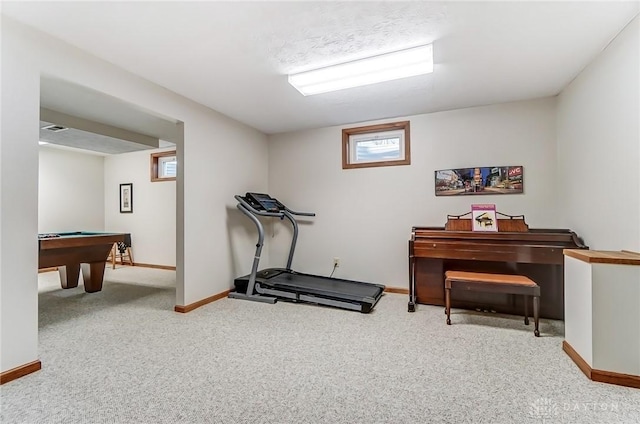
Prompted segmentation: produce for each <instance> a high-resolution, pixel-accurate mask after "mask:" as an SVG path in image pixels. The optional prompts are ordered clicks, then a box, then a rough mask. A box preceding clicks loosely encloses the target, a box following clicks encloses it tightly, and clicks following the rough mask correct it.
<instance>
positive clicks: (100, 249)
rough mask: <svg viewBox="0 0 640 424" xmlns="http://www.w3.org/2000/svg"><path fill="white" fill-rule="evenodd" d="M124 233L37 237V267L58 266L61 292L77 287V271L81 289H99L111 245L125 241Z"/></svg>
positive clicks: (41, 235)
mask: <svg viewBox="0 0 640 424" xmlns="http://www.w3.org/2000/svg"><path fill="white" fill-rule="evenodd" d="M125 236H126V234H123V233H99V232H86V231H78V232H67V233H47V234H38V268H39V269H41V268H52V267H58V272H59V273H60V284H61V285H62V288H63V289H70V288H73V287H78V279H79V277H80V269H81V268H82V278H83V280H84V290H85V291H86V292H87V293H94V292H98V291H100V290H102V280H103V278H104V267H105V263H106V261H107V257H108V256H109V252H110V251H111V247H112V246H113V243H116V242H118V241H122V242H124V240H125Z"/></svg>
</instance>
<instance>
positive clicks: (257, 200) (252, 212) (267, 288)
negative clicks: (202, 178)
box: [229, 193, 385, 313]
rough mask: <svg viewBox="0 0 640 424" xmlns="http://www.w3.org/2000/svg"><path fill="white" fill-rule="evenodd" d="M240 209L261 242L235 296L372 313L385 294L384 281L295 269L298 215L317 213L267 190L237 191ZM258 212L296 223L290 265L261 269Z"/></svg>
mask: <svg viewBox="0 0 640 424" xmlns="http://www.w3.org/2000/svg"><path fill="white" fill-rule="evenodd" d="M235 199H236V200H237V201H238V209H240V211H241V212H242V213H243V214H245V215H246V216H247V217H249V219H251V221H253V223H254V224H255V225H256V227H257V228H258V243H257V244H256V252H255V255H254V258H253V266H252V268H251V273H250V274H249V275H245V276H243V277H238V278H236V279H235V280H234V285H235V291H232V292H231V293H229V297H230V298H232V299H244V300H252V301H256V302H264V303H276V301H277V300H278V299H282V300H288V301H293V302H306V303H315V304H320V305H327V306H333V307H337V308H343V309H349V310H353V311H359V312H362V313H369V312H371V310H372V309H373V308H374V306H375V305H376V303H378V301H379V300H380V298H381V297H382V294H383V292H384V289H385V286H383V285H381V284H373V283H365V282H360V281H352V280H344V279H340V278H330V277H323V276H321V275H312V274H304V273H301V272H296V271H293V270H292V269H291V262H292V261H293V253H294V251H295V248H296V242H297V240H298V223H297V221H296V219H295V218H294V215H298V216H315V213H308V212H295V211H293V210H291V209H289V208H287V207H286V206H285V205H283V204H282V203H280V202H279V201H278V200H277V199H274V198H273V197H271V196H269V195H268V194H264V193H246V195H245V196H240V195H236V196H235ZM258 216H266V217H274V218H280V219H285V218H286V219H287V220H288V221H289V222H291V225H292V226H293V239H292V240H291V247H290V249H289V259H288V260H287V267H286V268H268V269H264V270H261V271H258V264H259V262H260V254H261V252H262V245H263V242H264V227H263V226H262V223H261V222H260V220H259V219H258Z"/></svg>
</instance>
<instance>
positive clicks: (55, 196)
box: [38, 145, 105, 233]
mask: <svg viewBox="0 0 640 424" xmlns="http://www.w3.org/2000/svg"><path fill="white" fill-rule="evenodd" d="M39 159H40V163H39V167H38V168H39V175H38V232H39V233H53V232H63V231H104V229H105V226H104V216H105V215H104V189H103V187H104V158H103V156H98V155H92V154H86V153H80V152H74V151H69V150H62V149H58V148H55V147H50V146H46V145H45V146H41V147H40V153H39Z"/></svg>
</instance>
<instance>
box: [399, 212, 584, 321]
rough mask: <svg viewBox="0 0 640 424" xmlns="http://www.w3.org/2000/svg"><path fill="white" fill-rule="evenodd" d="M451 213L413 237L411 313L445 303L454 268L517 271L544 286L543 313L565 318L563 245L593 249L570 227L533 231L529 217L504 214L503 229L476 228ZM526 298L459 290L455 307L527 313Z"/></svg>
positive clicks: (453, 301)
mask: <svg viewBox="0 0 640 424" xmlns="http://www.w3.org/2000/svg"><path fill="white" fill-rule="evenodd" d="M470 214H471V213H470V212H469V213H467V214H464V215H449V216H448V217H447V224H446V225H445V227H413V229H412V231H411V239H410V240H409V312H413V311H415V307H416V303H421V304H427V305H440V306H444V279H445V277H444V274H445V272H446V271H448V270H456V271H471V272H494V273H500V274H517V275H524V276H526V277H529V278H531V279H532V280H533V281H535V282H536V283H537V284H538V285H539V286H540V292H541V296H540V316H541V317H543V318H551V319H560V320H561V319H564V256H563V253H562V251H563V249H588V247H587V246H585V245H584V243H583V241H582V239H581V238H580V237H579V236H578V235H576V233H574V232H573V231H570V230H566V229H529V226H528V225H527V224H526V223H525V221H524V216H522V215H520V216H511V215H506V214H502V213H499V212H498V232H474V231H471V219H470V217H469V218H465V216H467V215H470ZM523 301H524V300H523V297H522V296H513V295H508V294H497V293H477V292H466V291H464V292H458V293H456V292H453V293H452V296H451V306H452V307H453V308H462V309H477V310H489V311H494V312H498V313H505V314H513V315H521V314H522V310H523V308H524V304H523V303H522V302H523Z"/></svg>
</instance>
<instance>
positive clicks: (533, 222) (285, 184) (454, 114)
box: [266, 98, 557, 287]
mask: <svg viewBox="0 0 640 424" xmlns="http://www.w3.org/2000/svg"><path fill="white" fill-rule="evenodd" d="M555 102H556V100H555V98H547V99H540V100H535V101H527V102H518V103H508V104H501V105H494V106H486V107H477V108H470V109H463V110H455V111H449V112H440V113H432V114H425V115H417V116H409V117H403V118H397V119H393V120H387V121H385V122H393V121H401V120H406V119H408V120H409V121H410V122H411V165H409V166H394V167H382V168H365V169H347V170H343V169H342V159H341V143H342V141H341V140H342V137H341V131H342V129H343V128H348V127H355V126H360V125H368V124H374V123H378V122H382V121H376V122H366V123H358V124H354V125H348V126H344V127H342V126H341V127H330V128H322V129H317V130H311V131H303V132H296V133H289V134H280V135H274V136H271V137H270V145H269V189H270V192H271V194H272V195H273V196H275V197H277V198H279V199H280V200H281V201H283V202H284V203H285V204H287V206H289V207H290V208H291V209H294V210H303V211H304V210H307V211H313V212H316V213H317V216H316V218H314V219H313V224H312V225H303V226H302V227H301V230H300V237H299V243H298V250H297V252H296V256H295V258H294V264H293V268H294V269H297V270H300V271H303V272H309V273H317V274H323V275H328V274H329V273H330V272H331V269H332V264H333V257H340V258H341V266H340V268H339V269H338V270H337V272H336V274H335V276H338V277H344V278H352V279H356V280H365V281H372V282H379V283H383V284H387V285H389V286H393V287H407V286H408V278H409V277H408V266H407V263H408V240H409V236H410V233H411V227H412V226H442V225H444V224H445V222H446V216H447V214H462V213H465V212H468V211H470V210H471V204H472V203H495V204H496V206H497V209H498V210H499V211H500V212H503V213H507V214H511V215H518V214H524V215H525V218H526V221H527V223H528V224H529V226H530V227H531V228H545V227H555V226H556V224H557V219H556V216H557V209H556V201H555V199H556V196H555V188H556V186H557V178H556V172H555V166H556V150H555V135H556V132H555V111H556V109H555ZM492 165H523V166H524V194H512V195H482V196H455V197H437V198H436V196H435V190H434V171H436V170H439V169H450V168H464V167H475V166H492ZM274 227H275V230H274V231H275V235H276V237H270V238H267V241H266V243H269V244H270V246H271V247H270V249H271V250H270V256H271V258H272V259H273V261H272V265H274V266H275V265H279V264H283V263H284V262H286V257H287V256H286V255H287V249H288V244H287V243H288V242H289V237H288V232H287V231H283V230H282V229H283V228H285V227H283V226H282V225H275V226H274Z"/></svg>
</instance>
